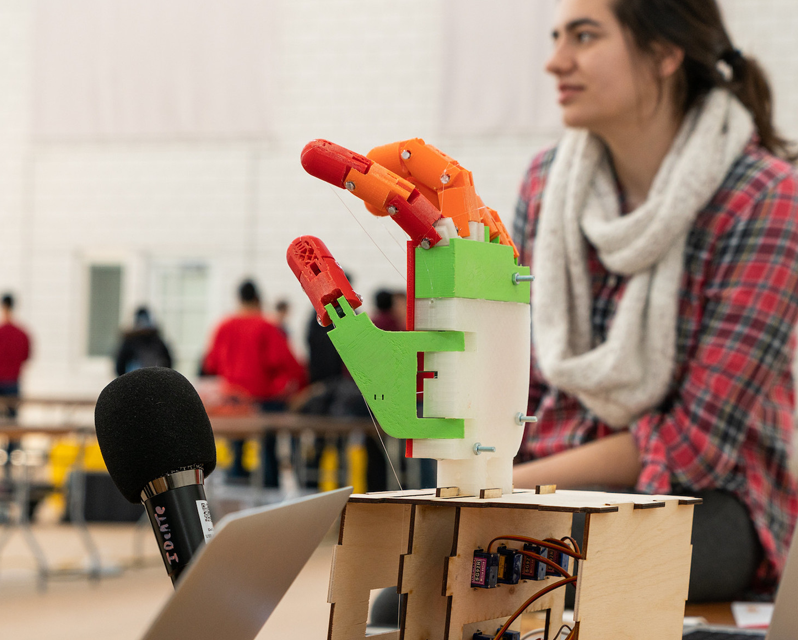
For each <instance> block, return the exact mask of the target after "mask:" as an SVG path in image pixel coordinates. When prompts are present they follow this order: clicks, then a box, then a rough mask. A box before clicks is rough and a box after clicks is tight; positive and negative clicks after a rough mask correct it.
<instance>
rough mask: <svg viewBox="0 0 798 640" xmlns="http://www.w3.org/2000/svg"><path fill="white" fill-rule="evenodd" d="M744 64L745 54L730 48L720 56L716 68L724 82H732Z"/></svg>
mask: <svg viewBox="0 0 798 640" xmlns="http://www.w3.org/2000/svg"><path fill="white" fill-rule="evenodd" d="M744 62H745V57H744V56H743V52H742V51H740V50H739V49H737V48H735V47H730V48H729V49H727V50H726V51H724V52H723V53H722V54H720V57H719V58H718V63H717V65H716V68H717V70H718V73H719V74H720V75H721V76H722V77H723V80H724V81H726V82H731V81H732V80H734V76H735V75H736V73H737V72H738V71H739V70H740V67H741V65H742V64H743V63H744Z"/></svg>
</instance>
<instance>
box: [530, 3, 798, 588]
mask: <svg viewBox="0 0 798 640" xmlns="http://www.w3.org/2000/svg"><path fill="white" fill-rule="evenodd" d="M552 35H553V39H554V50H553V53H552V55H551V57H550V59H549V61H548V64H547V70H548V71H549V72H550V73H551V74H553V75H554V76H555V77H556V80H557V82H558V85H559V102H560V105H561V107H562V113H563V119H564V122H565V124H566V126H567V130H566V133H565V134H564V136H563V137H562V139H561V141H560V142H559V144H558V145H557V146H556V148H554V149H551V150H548V151H545V152H544V153H541V154H540V155H538V156H537V157H536V158H535V159H534V161H533V162H532V165H531V168H530V169H529V171H528V173H527V176H526V179H525V181H524V183H523V186H522V189H521V194H520V200H519V205H518V208H517V216H516V225H515V232H516V233H515V238H516V243H517V245H518V246H519V248H520V249H521V260H522V262H524V263H525V264H530V265H532V267H533V268H532V272H533V273H534V274H535V287H534V290H533V291H534V296H533V297H534V300H533V304H532V338H533V354H532V363H533V368H532V380H531V387H530V394H529V400H530V402H529V412H530V414H534V415H536V416H537V418H538V422H537V424H535V425H530V427H529V429H528V432H527V437H526V440H525V443H524V444H522V448H521V453H520V458H521V459H522V460H525V461H526V462H524V463H522V464H520V465H518V466H516V470H515V478H514V479H515V484H516V485H517V486H519V487H532V486H534V485H536V484H549V483H551V484H555V483H556V484H557V485H558V487H561V488H564V489H565V488H574V487H590V486H594V487H595V486H598V487H622V488H627V489H628V490H632V489H634V490H637V491H639V492H643V493H650V494H666V493H674V494H677V495H679V494H685V495H697V496H699V497H701V498H703V501H704V503H703V505H702V506H700V507H697V508H696V510H695V515H694V528H693V559H692V570H691V578H690V592H689V594H690V595H689V598H690V600H692V601H701V600H724V601H728V600H733V599H737V598H740V597H743V596H744V594H746V592H748V590H749V589H751V588H754V589H755V590H757V591H765V592H766V591H769V590H772V589H773V588H774V586H775V585H776V583H777V581H778V579H779V576H780V574H781V572H782V569H783V566H784V562H785V559H786V555H787V550H788V545H789V542H790V539H791V536H792V532H793V526H794V522H795V519H796V515H798V497H797V496H796V484H795V480H794V478H793V477H792V475H791V474H790V471H789V470H788V457H789V451H790V441H791V437H792V432H793V394H794V387H793V379H792V375H791V372H790V358H791V347H790V337H791V335H792V333H793V328H794V326H795V324H796V320H798V180H797V179H796V174H795V172H794V169H793V167H792V165H791V164H790V161H792V160H794V156H793V155H792V151H791V147H790V146H789V145H788V143H786V141H785V140H783V139H782V138H780V137H779V135H778V134H777V132H776V131H775V129H774V125H773V123H772V102H771V94H770V89H769V87H768V83H767V81H766V78H765V76H764V74H763V72H762V70H761V68H760V67H759V65H758V64H757V63H756V62H755V61H754V60H753V59H751V58H750V57H748V56H746V55H744V54H743V53H741V52H740V51H739V50H738V49H737V48H736V47H735V46H734V43H733V42H732V41H731V40H730V37H729V34H728V32H727V31H726V28H725V26H724V24H723V21H722V17H721V14H720V11H719V8H718V6H717V4H716V2H715V0H562V1H561V2H560V3H559V4H558V9H557V18H556V24H555V26H554V30H553V34H552ZM575 535H581V534H579V533H576V534H575Z"/></svg>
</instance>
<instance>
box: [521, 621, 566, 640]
mask: <svg viewBox="0 0 798 640" xmlns="http://www.w3.org/2000/svg"><path fill="white" fill-rule="evenodd" d="M565 629H568V636H567V637H566V638H565V640H569V639H570V638H571V636H572V634H573V632H574V630H573V629H572V628H571V627H569V626H568V625H567V624H564V625H563V626H561V627H560V628H559V630H558V631H557V633H555V634H554V637H553V640H559V638H560V636H561V635H562V632H563V630H565ZM539 633H542V634H544V635H545V633H546V627H543V628H541V629H535V630H533V631H527V632H526V633H525V634H524V635H522V636H521V640H532V638H533V637H534V636H535V635H537V634H539Z"/></svg>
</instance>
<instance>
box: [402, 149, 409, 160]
mask: <svg viewBox="0 0 798 640" xmlns="http://www.w3.org/2000/svg"><path fill="white" fill-rule="evenodd" d="M402 160H410V152H409V151H408V150H407V149H405V150H404V151H402Z"/></svg>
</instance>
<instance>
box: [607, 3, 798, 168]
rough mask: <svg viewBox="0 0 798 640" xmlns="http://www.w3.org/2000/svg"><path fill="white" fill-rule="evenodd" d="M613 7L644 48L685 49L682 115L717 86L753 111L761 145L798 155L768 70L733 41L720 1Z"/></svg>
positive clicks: (680, 101)
mask: <svg viewBox="0 0 798 640" xmlns="http://www.w3.org/2000/svg"><path fill="white" fill-rule="evenodd" d="M613 10H614V12H615V17H616V18H617V19H618V22H619V23H620V24H621V26H623V27H626V28H627V29H628V30H629V32H630V33H631V35H632V38H633V39H634V43H635V45H636V46H637V48H638V49H640V50H641V51H643V52H645V53H654V50H655V45H657V44H662V43H668V44H671V45H674V46H676V47H678V48H679V49H681V50H683V51H684V63H683V64H682V70H681V74H680V77H679V81H678V85H677V95H676V100H677V101H678V106H679V107H680V108H681V109H682V111H683V112H684V113H686V112H687V111H688V110H689V109H690V108H691V107H692V106H693V105H695V104H696V103H697V102H698V101H699V100H701V98H703V97H704V96H706V95H707V94H708V93H709V92H710V91H711V90H712V89H714V88H715V87H724V88H727V89H729V90H730V91H731V92H732V93H733V94H734V95H735V96H737V98H738V99H739V100H740V102H742V103H743V104H744V105H745V107H746V108H747V109H748V111H750V112H751V115H752V116H753V118H754V122H755V124H756V129H757V133H758V134H759V138H760V141H761V143H762V146H764V147H765V148H766V149H767V150H768V151H770V152H771V153H773V154H776V155H778V156H780V157H782V158H784V159H786V160H790V161H793V160H795V159H796V158H797V157H798V156H796V154H795V151H794V149H793V146H792V143H791V142H790V141H788V140H786V139H785V138H782V137H781V136H780V135H779V134H778V132H777V131H776V128H775V126H774V124H773V97H772V93H771V90H770V85H769V83H768V79H767V76H766V75H765V72H764V71H763V69H762V67H761V66H760V65H759V63H758V62H757V61H756V60H754V59H753V58H749V57H747V56H744V55H743V54H742V53H741V52H740V51H739V50H738V49H737V48H736V47H735V46H734V45H733V44H732V41H731V38H730V37H729V33H728V31H726V27H725V25H724V24H723V17H722V15H721V12H720V8H719V7H718V4H717V2H716V0H615V2H614V6H613Z"/></svg>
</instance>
